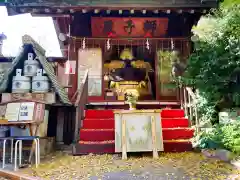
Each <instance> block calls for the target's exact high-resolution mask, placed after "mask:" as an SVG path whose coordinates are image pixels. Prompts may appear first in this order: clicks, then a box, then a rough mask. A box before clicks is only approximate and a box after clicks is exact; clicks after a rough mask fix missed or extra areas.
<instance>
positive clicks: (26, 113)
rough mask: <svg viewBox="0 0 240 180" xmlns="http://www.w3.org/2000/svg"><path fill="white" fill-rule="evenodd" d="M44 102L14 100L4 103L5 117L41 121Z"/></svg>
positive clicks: (10, 119)
mask: <svg viewBox="0 0 240 180" xmlns="http://www.w3.org/2000/svg"><path fill="white" fill-rule="evenodd" d="M44 111H45V104H42V103H35V102H15V103H8V104H7V105H6V113H5V115H4V116H5V119H7V120H8V121H13V122H14V121H39V122H41V121H43V120H44Z"/></svg>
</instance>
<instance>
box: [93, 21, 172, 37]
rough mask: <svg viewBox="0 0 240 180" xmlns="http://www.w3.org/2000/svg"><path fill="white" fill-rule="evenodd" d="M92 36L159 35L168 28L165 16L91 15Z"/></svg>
mask: <svg viewBox="0 0 240 180" xmlns="http://www.w3.org/2000/svg"><path fill="white" fill-rule="evenodd" d="M91 24H92V36H93V37H161V36H164V35H165V34H166V32H167V29H168V19H167V18H112V17H92V19H91Z"/></svg>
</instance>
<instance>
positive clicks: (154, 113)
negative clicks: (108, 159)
mask: <svg viewBox="0 0 240 180" xmlns="http://www.w3.org/2000/svg"><path fill="white" fill-rule="evenodd" d="M149 151H152V152H153V157H154V158H157V157H158V151H163V138H162V127H161V118H160V111H159V110H145V111H144V110H133V111H128V110H123V111H116V112H115V152H122V156H123V159H126V158H127V152H149Z"/></svg>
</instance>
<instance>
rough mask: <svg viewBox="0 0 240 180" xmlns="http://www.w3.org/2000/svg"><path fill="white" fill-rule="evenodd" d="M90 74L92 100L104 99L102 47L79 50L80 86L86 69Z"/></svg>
mask: <svg viewBox="0 0 240 180" xmlns="http://www.w3.org/2000/svg"><path fill="white" fill-rule="evenodd" d="M86 69H88V70H89V75H88V96H89V100H90V101H95V100H104V95H103V94H104V93H103V86H102V82H103V71H102V69H103V62H102V49H101V48H88V49H80V50H79V51H78V88H79V86H80V82H81V80H82V78H83V76H84V72H85V70H86Z"/></svg>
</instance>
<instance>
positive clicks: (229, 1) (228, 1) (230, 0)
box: [222, 0, 240, 7]
mask: <svg viewBox="0 0 240 180" xmlns="http://www.w3.org/2000/svg"><path fill="white" fill-rule="evenodd" d="M237 4H240V0H224V1H223V2H222V6H225V7H228V6H233V5H237Z"/></svg>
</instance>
